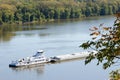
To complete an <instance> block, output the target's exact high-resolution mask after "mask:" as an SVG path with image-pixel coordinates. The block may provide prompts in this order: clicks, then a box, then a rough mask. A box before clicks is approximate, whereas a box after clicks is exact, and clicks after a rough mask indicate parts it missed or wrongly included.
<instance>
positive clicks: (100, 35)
mask: <svg viewBox="0 0 120 80" xmlns="http://www.w3.org/2000/svg"><path fill="white" fill-rule="evenodd" d="M116 17H117V19H116V20H115V22H114V26H113V27H104V25H103V24H100V26H99V27H93V28H91V29H90V31H91V34H90V36H92V40H90V41H88V42H85V43H83V44H81V45H80V47H82V48H83V49H88V48H92V49H94V50H95V51H97V52H98V53H97V54H95V55H90V56H88V57H87V58H86V61H85V63H86V64H87V63H89V62H90V61H91V60H93V59H95V58H96V59H97V60H98V63H97V65H99V63H104V64H103V68H104V69H106V68H108V67H110V66H111V65H113V64H115V63H116V60H117V59H120V57H119V56H120V13H117V14H116Z"/></svg>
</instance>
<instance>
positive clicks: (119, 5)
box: [0, 0, 120, 25]
mask: <svg viewBox="0 0 120 80" xmlns="http://www.w3.org/2000/svg"><path fill="white" fill-rule="evenodd" d="M119 11H120V1H119V0H0V25H2V24H4V23H9V24H11V23H16V24H21V23H22V24H23V23H35V22H46V21H53V20H56V19H72V18H83V17H89V16H102V15H112V14H114V13H116V12H119Z"/></svg>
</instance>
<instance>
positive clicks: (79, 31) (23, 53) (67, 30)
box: [0, 16, 118, 80]
mask: <svg viewBox="0 0 120 80" xmlns="http://www.w3.org/2000/svg"><path fill="white" fill-rule="evenodd" d="M114 20H115V18H114V17H112V16H103V17H91V18H86V19H83V20H61V21H56V22H50V23H44V24H37V25H24V26H6V27H2V26H1V27H0V64H1V66H0V80H108V78H109V73H110V72H111V71H112V70H115V69H117V68H118V66H112V67H111V68H108V69H107V70H104V69H103V68H102V66H101V65H99V66H97V65H96V60H94V61H92V62H91V63H90V64H88V65H85V64H84V59H78V60H71V61H66V62H60V63H56V64H41V65H35V66H31V67H20V68H9V66H8V65H9V63H10V62H11V61H12V60H17V59H19V58H24V57H27V56H31V55H33V54H34V53H36V51H37V50H39V49H43V50H44V51H45V55H46V56H47V57H50V56H55V55H61V54H69V53H75V52H81V51H84V50H83V49H81V48H79V45H80V44H81V43H83V42H85V41H87V40H89V39H90V36H89V34H90V31H89V28H90V27H92V26H99V24H101V23H104V25H105V26H112V25H113V22H114Z"/></svg>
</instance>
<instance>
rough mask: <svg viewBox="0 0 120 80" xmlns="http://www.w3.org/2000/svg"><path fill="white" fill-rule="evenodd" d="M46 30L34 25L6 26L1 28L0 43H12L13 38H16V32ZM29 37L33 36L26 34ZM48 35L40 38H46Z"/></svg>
mask: <svg viewBox="0 0 120 80" xmlns="http://www.w3.org/2000/svg"><path fill="white" fill-rule="evenodd" d="M43 29H46V28H44V27H41V26H39V27H38V26H33V25H26V26H20V25H4V26H0V41H4V42H5V41H10V40H11V39H12V37H14V36H16V33H15V32H16V31H30V30H43ZM26 35H27V36H31V34H26ZM44 35H46V34H41V35H40V36H44Z"/></svg>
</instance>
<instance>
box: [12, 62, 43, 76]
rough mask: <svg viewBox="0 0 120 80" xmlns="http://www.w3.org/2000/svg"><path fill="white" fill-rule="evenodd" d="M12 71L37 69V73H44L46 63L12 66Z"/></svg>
mask: <svg viewBox="0 0 120 80" xmlns="http://www.w3.org/2000/svg"><path fill="white" fill-rule="evenodd" d="M10 68H11V69H12V71H15V72H18V73H19V72H20V71H26V70H27V71H32V70H35V71H36V72H37V74H43V73H44V68H45V64H37V65H30V66H22V67H10Z"/></svg>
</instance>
